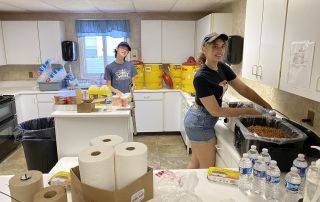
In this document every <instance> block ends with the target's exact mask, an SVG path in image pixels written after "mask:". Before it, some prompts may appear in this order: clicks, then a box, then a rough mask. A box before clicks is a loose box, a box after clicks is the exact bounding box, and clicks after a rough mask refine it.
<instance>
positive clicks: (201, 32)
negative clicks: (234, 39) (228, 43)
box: [195, 13, 232, 55]
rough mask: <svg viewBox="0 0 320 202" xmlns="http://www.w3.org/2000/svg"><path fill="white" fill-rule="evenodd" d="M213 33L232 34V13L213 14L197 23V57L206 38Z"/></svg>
mask: <svg viewBox="0 0 320 202" xmlns="http://www.w3.org/2000/svg"><path fill="white" fill-rule="evenodd" d="M212 32H217V33H225V34H227V35H230V34H232V13H212V14H209V15H207V16H205V17H203V18H201V19H200V20H197V21H196V38H195V55H197V54H198V53H199V52H200V50H201V41H202V39H203V38H204V36H205V35H207V34H210V33H212Z"/></svg>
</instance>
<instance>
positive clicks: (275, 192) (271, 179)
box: [265, 160, 280, 200]
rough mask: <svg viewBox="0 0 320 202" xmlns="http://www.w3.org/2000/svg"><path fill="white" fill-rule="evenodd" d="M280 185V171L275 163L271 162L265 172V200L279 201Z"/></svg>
mask: <svg viewBox="0 0 320 202" xmlns="http://www.w3.org/2000/svg"><path fill="white" fill-rule="evenodd" d="M279 184H280V169H279V168H278V166H277V162H276V161H274V160H272V161H270V164H269V167H268V168H267V172H266V189H265V194H266V198H267V199H272V200H279V199H280V192H279V188H280V187H279Z"/></svg>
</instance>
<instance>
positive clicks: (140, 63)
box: [131, 60, 143, 65]
mask: <svg viewBox="0 0 320 202" xmlns="http://www.w3.org/2000/svg"><path fill="white" fill-rule="evenodd" d="M131 62H132V63H133V64H134V65H143V62H142V61H141V60H131Z"/></svg>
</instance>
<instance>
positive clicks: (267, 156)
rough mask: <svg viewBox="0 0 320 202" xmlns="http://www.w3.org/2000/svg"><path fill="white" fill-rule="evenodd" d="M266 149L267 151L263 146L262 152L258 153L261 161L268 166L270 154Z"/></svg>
mask: <svg viewBox="0 0 320 202" xmlns="http://www.w3.org/2000/svg"><path fill="white" fill-rule="evenodd" d="M268 151H269V150H268V149H266V148H263V149H262V152H261V154H260V155H261V156H262V158H263V161H264V162H265V163H266V165H267V166H269V164H270V161H271V156H270V155H269V153H268Z"/></svg>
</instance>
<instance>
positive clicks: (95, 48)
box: [78, 36, 129, 79]
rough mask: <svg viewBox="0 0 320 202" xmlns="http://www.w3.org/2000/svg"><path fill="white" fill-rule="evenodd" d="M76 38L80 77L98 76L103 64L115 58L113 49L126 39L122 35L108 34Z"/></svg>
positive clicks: (101, 72) (102, 70) (103, 66)
mask: <svg viewBox="0 0 320 202" xmlns="http://www.w3.org/2000/svg"><path fill="white" fill-rule="evenodd" d="M78 39H79V51H80V70H81V78H84V79H90V78H100V77H101V74H103V73H104V69H105V66H106V65H107V64H110V63H112V62H113V61H114V60H115V57H114V56H115V55H114V49H115V48H116V47H117V45H118V44H119V43H120V42H122V41H127V38H124V37H121V38H113V37H110V36H85V37H80V38H78ZM128 56H129V55H128ZM127 59H128V58H127Z"/></svg>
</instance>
